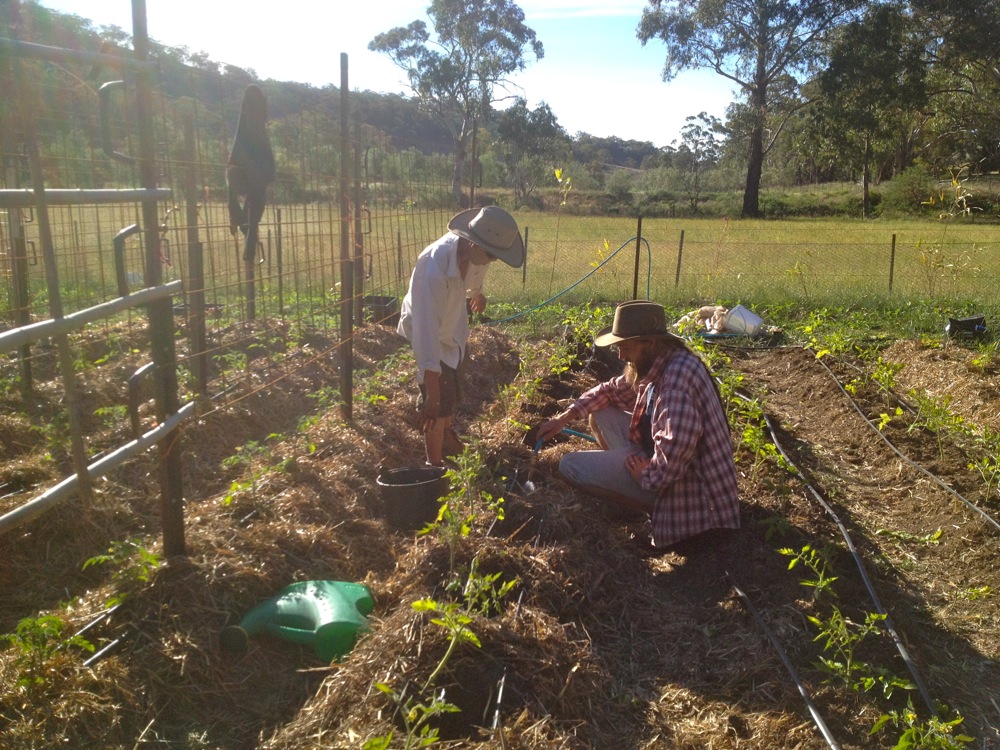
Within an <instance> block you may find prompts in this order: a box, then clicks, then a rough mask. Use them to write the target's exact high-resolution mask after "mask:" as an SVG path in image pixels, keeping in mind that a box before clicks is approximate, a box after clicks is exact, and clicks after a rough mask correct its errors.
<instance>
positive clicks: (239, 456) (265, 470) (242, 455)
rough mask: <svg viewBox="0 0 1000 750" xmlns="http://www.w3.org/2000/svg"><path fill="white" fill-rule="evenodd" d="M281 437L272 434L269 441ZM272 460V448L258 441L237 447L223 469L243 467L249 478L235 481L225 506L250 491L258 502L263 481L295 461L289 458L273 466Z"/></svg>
mask: <svg viewBox="0 0 1000 750" xmlns="http://www.w3.org/2000/svg"><path fill="white" fill-rule="evenodd" d="M280 437H281V436H280V435H277V434H275V433H272V434H270V435H268V440H276V439H278V438H280ZM272 458H273V453H272V450H271V447H270V446H268V445H263V444H262V443H260V442H258V441H257V440H251V441H249V442H248V443H246V444H245V445H241V446H239V447H237V449H236V453H234V454H233V455H232V456H229V457H228V458H225V459H223V461H222V468H224V469H232V468H237V467H242V468H244V469H247V470H248V471H249V476H248V477H247V478H246V479H243V478H239V479H235V480H233V483H232V484H231V485H230V486H229V490H228V491H227V492H226V496H225V498H224V499H223V504H224V505H229V504H230V503H232V502H233V500H234V499H235V498H236V497H237V496H238V495H240V494H241V493H243V492H246V491H248V490H249V492H250V497H251V498H252V499H254V500H256V499H257V496H258V493H259V491H260V482H261V479H263V478H264V477H266V476H267V475H268V474H269V473H270V472H272V471H285V470H287V468H288V466H289V464H290V463H292V461H293V459H290V458H289V459H285V460H283V461H281V462H280V463H278V464H271V463H270V462H271V460H272Z"/></svg>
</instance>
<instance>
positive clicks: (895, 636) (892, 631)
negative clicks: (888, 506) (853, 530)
mask: <svg viewBox="0 0 1000 750" xmlns="http://www.w3.org/2000/svg"><path fill="white" fill-rule="evenodd" d="M764 423H765V424H766V425H767V429H768V432H770V434H771V440H772V441H773V442H774V446H775V448H777V449H778V453H780V454H781V457H782V458H783V459H784V460H785V461H786V462H787V463H788V465H789V466H790V467H791V468H792V473H793V474H794V475H795V476H797V477H798V478H799V479H801V480H802V482H803V483H804V484H805V486H806V489H807V490H809V494H811V495H812V496H813V497H814V498H815V499H816V501H817V502H818V503H819V504H820V505H821V506H822V507H823V510H825V511H826V513H827V515H829V516H830V517H831V518H832V519H833V521H834V523H836V524H837V528H838V529H840V534H841V536H843V538H844V542H845V543H846V544H847V548H848V550H850V552H851V556H852V557H853V558H854V563H855V565H857V568H858V572H859V573H860V574H861V579H862V581H864V584H865V588H866V589H867V590H868V595H869V596H870V597H871V600H872V603H873V604H874V605H875V611H876V612H878V614H880V615H883V616H884V619H883V620H882V622H883V624H884V625H885V629H886V631H887V632H888V633H889V635H890V637H891V638H892V640H893V642H894V643H895V644H896V650H897V651H899V655H900V656H901V657H902V659H903V662H904V663H905V664H906V668H907V670H908V671H909V673H910V676H911V677H912V678H913V684H915V685H916V686H917V690H918V691H919V692H920V697H921V698H923V699H924V703H925V704H926V705H927V710H928V711H930V712H931V715H932V716H934V717H937V715H938V712H937V710H936V709H935V708H934V701H933V700H932V699H931V696H930V693H928V692H927V688H926V686H925V685H924V682H923V680H922V679H921V678H920V675H919V673H918V672H917V668H916V665H915V664H914V663H913V660H912V659H911V658H910V654H909V652H908V651H907V650H906V646H904V645H903V641H902V639H901V638H900V637H899V633H897V632H896V627H895V625H893V623H892V618H890V617H889V613H888V612H887V611H886V610H885V607H883V606H882V602H881V601H880V600H879V598H878V594H876V593H875V587H874V586H873V585H872V582H871V580H870V579H869V577H868V572H867V571H866V570H865V566H864V562H863V561H862V560H861V555H860V554H859V553H858V550H857V548H856V547H855V546H854V541H853V540H852V539H851V535H850V534H849V533H848V531H847V528H846V527H845V526H844V524H843V523H842V522H841V520H840V518H839V516H837V514H836V512H835V511H834V510H833V508H832V507H830V505H829V503H827V502H826V500H824V499H823V496H822V495H820V493H819V492H817V490H816V489H815V488H814V487H813V486H812V484H810V482H809V480H807V479H806V478H805V476H803V474H802V472H801V471H799V469H798V467H797V466H796V465H795V464H794V463H793V462H792V460H791V458H790V457H789V456H788V454H787V453H786V452H785V449H784V448H782V447H781V443H779V442H778V437H777V435H775V430H774V423H773V422H772V421H771V418H770V417H768V416H767V414H765V415H764Z"/></svg>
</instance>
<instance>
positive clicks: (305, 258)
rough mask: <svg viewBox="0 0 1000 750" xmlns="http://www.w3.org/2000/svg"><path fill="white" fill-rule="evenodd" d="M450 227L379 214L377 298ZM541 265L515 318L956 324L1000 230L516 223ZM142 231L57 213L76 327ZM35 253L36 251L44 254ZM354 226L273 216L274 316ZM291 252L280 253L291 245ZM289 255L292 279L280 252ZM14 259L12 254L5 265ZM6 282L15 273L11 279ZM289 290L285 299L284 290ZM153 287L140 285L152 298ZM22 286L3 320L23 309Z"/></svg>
mask: <svg viewBox="0 0 1000 750" xmlns="http://www.w3.org/2000/svg"><path fill="white" fill-rule="evenodd" d="M184 213H185V212H184V211H183V210H177V211H174V212H173V213H171V214H170V215H169V219H168V220H167V221H166V222H165V225H164V226H165V231H164V233H163V237H164V239H165V240H166V242H167V244H166V249H167V255H168V257H169V259H170V264H169V265H164V277H165V279H172V278H182V279H184V280H185V282H186V284H185V286H186V288H188V289H190V288H191V284H190V283H189V278H188V258H187V236H188V233H187V226H186V225H185V224H184V222H183V216H184ZM450 215H451V214H450V212H443V211H401V210H396V211H379V212H373V215H371V216H365V217H363V219H364V220H363V221H361V222H358V223H357V224H354V225H352V229H353V230H355V231H357V229H358V228H360V231H361V234H360V235H359V239H360V241H361V244H362V246H363V253H364V268H363V269H362V274H361V275H362V276H363V279H364V287H363V291H364V293H365V294H376V295H390V296H397V297H401V296H402V295H403V294H404V293H405V290H406V284H407V281H408V278H409V274H410V271H411V269H412V265H413V261H414V260H415V258H416V256H417V254H419V252H420V251H421V250H422V249H423V248H424V246H426V245H427V244H428V243H429V242H431V241H433V240H434V239H436V238H437V237H438V236H440V235H441V233H442V232H443V231H444V230H445V227H446V226H447V222H448V219H449V218H450ZM515 215H516V217H517V219H518V222H519V224H520V226H521V228H522V231H523V233H524V235H525V237H526V240H527V244H528V253H527V259H528V260H527V264H526V267H525V268H522V269H512V268H510V267H507V266H504V265H503V264H500V263H498V264H496V266H495V267H494V268H493V270H492V271H491V272H490V276H489V277H488V279H487V287H488V288H487V291H488V293H489V295H490V296H491V299H492V300H493V302H494V303H506V304H508V305H510V306H512V307H513V308H522V309H523V308H529V307H533V306H536V305H544V304H555V305H558V306H570V305H575V304H580V303H584V302H590V301H606V302H607V301H612V302H613V301H617V300H621V299H628V298H632V297H633V296H639V297H646V296H648V297H650V298H652V299H656V300H658V301H661V302H663V303H665V304H668V305H675V306H679V307H688V306H696V305H701V304H707V303H720V304H725V305H730V306H731V305H734V304H736V303H741V304H744V305H745V306H747V307H750V308H751V309H759V308H769V309H774V308H777V307H788V306H793V307H798V308H803V309H809V308H821V307H844V306H858V305H862V306H869V307H885V306H888V307H896V306H900V305H906V304H910V303H913V302H914V301H930V302H931V303H932V304H939V305H941V306H942V307H945V308H947V309H948V310H951V311H954V314H955V315H956V316H958V315H961V314H964V312H965V311H968V310H972V309H974V308H979V307H982V306H983V305H987V306H989V305H992V301H993V296H994V295H993V290H994V289H996V288H997V287H998V285H1000V263H998V262H997V259H998V257H1000V252H998V249H1000V230H998V228H997V227H996V226H994V225H990V224H985V223H972V222H955V221H940V222H937V221H926V220H888V219H886V220H874V221H861V220H845V219H826V220H784V221H763V220H762V221H751V220H737V219H718V218H715V219H689V218H685V219H646V220H644V221H642V222H641V237H642V239H641V241H637V237H638V235H639V229H640V222H639V220H638V219H636V218H630V217H579V216H571V215H569V214H565V213H561V212H548V213H536V212H521V213H516V214H515ZM133 219H134V217H133V216H132V215H131V214H130V213H129V212H127V211H123V210H122V209H121V208H110V207H104V208H91V209H72V210H70V209H59V208H54V209H53V216H52V225H53V227H54V242H55V245H56V256H57V258H59V264H60V270H59V274H60V280H61V284H60V287H61V289H62V293H63V295H65V297H64V300H63V302H64V305H65V307H66V309H67V311H72V310H75V309H80V308H82V307H85V306H87V305H92V304H96V303H98V302H101V301H104V300H106V299H109V298H111V297H114V296H116V287H115V276H114V257H113V249H112V247H113V242H112V240H113V238H114V235H115V234H116V233H117V232H118V231H119V230H120V229H121V227H122V226H123V225H124V224H126V223H128V222H129V221H132V220H133ZM32 228H33V225H29V237H28V239H29V242H30V243H32V244H31V245H30V246H31V247H36V246H37V238H34V237H32V236H31V235H30V231H31V229H32ZM340 230H341V226H340V221H339V216H338V214H337V213H336V211H335V210H334V208H331V207H330V206H327V205H320V204H313V205H310V206H284V207H269V209H268V212H267V213H266V214H265V222H264V225H263V226H262V233H261V236H262V242H263V243H264V248H263V253H262V255H261V258H262V261H261V263H260V264H259V266H258V267H257V275H258V278H259V279H260V285H259V291H258V293H257V294H258V300H259V301H260V303H259V304H260V306H259V309H260V310H262V311H264V312H265V313H267V314H269V313H270V311H272V310H278V304H277V303H276V302H275V301H274V300H275V298H276V295H277V294H278V290H279V287H280V289H281V294H282V295H283V298H282V300H281V309H282V310H283V311H284V314H286V315H289V314H290V315H293V316H294V315H298V314H300V313H301V311H302V310H304V309H309V310H310V312H309V313H308V314H310V315H311V314H315V313H314V312H312V311H314V310H315V309H316V308H319V307H327V308H328V307H330V306H334V305H335V304H336V301H337V300H338V299H339V293H340V289H341V283H340V282H341V280H340V275H341V263H340V253H341V250H340V233H341V232H340ZM198 234H199V237H200V239H201V241H202V243H203V245H204V253H205V260H204V267H205V287H206V291H207V294H206V298H207V300H208V301H209V302H213V303H219V304H225V305H227V306H228V308H231V309H236V310H238V309H239V307H240V305H239V302H240V300H241V298H242V294H243V293H244V286H243V275H244V267H243V265H242V263H241V262H240V260H239V259H240V255H241V242H240V238H238V237H237V238H234V237H232V236H231V235H230V234H229V231H228V222H227V221H226V220H225V211H224V207H223V206H222V205H221V204H219V205H215V204H210V205H208V206H207V207H205V206H203V207H200V209H199V226H198ZM279 239H280V243H279ZM279 244H280V248H281V253H280V263H279V253H278V248H279ZM141 253H142V249H141V245H140V239H139V237H138V235H137V236H136V237H134V238H133V239H130V240H129V241H128V244H127V246H126V261H127V266H128V270H129V271H131V272H135V271H141V269H142V257H141ZM7 257H9V253H5V254H4V260H5V261H6V258H7ZM0 267H2V268H3V270H4V272H5V274H4V275H5V276H6V275H7V273H8V272H9V270H10V267H9V265H8V264H7V263H4V264H3V265H2V266H0ZM28 270H29V275H30V278H31V287H32V290H33V297H32V305H33V310H32V312H33V314H34V315H35V317H36V318H37V317H45V316H46V314H47V310H46V308H45V283H44V273H43V265H42V263H41V262H40V259H39V261H38V262H37V263H35V264H30V265H29V268H28ZM279 280H280V284H279ZM140 284H141V281H140V283H139V284H133V285H132V287H133V289H134V288H137V286H139V285H140ZM10 300H11V291H10V284H4V286H3V296H2V297H0V317H12V316H7V315H5V314H4V311H9V310H10V309H11V307H12V305H11V304H10Z"/></svg>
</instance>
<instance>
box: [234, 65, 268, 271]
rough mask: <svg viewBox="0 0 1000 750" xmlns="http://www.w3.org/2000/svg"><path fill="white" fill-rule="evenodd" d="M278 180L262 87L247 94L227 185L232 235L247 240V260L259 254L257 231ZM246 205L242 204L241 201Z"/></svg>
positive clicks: (245, 258) (245, 249)
mask: <svg viewBox="0 0 1000 750" xmlns="http://www.w3.org/2000/svg"><path fill="white" fill-rule="evenodd" d="M272 180H274V152H273V151H271V140H270V138H269V136H268V134H267V98H266V97H265V96H264V92H263V91H261V90H260V87H259V86H256V85H254V84H252V83H251V84H250V85H249V86H247V87H246V91H244V92H243V104H242V105H241V107H240V119H239V121H238V122H237V124H236V136H235V137H234V138H233V148H232V150H231V151H230V153H229V162H228V166H227V168H226V184H227V185H228V188H229V231H230V232H231V233H232V234H236V231H237V229H238V230H239V231H241V232H242V233H243V235H244V237H245V242H244V246H243V260H244V261H246V262H248V263H249V262H250V261H252V260H253V259H254V256H255V255H256V253H257V235H258V232H257V228H258V225H259V224H260V220H261V218H262V217H263V216H264V202H265V199H266V197H267V186H268V184H269V183H270V182H271V181H272ZM241 198H242V199H243V202H242V203H241V202H240V199H241Z"/></svg>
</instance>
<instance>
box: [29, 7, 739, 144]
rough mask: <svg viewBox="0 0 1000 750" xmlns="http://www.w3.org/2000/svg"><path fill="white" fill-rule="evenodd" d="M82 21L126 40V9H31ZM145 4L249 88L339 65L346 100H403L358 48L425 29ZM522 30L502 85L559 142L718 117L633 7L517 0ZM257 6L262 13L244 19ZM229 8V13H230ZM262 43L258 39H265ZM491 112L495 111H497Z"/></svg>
mask: <svg viewBox="0 0 1000 750" xmlns="http://www.w3.org/2000/svg"><path fill="white" fill-rule="evenodd" d="M39 2H40V4H41V5H43V6H45V7H48V8H51V9H53V10H57V11H60V12H62V13H72V14H74V15H77V16H80V17H82V18H86V19H89V20H90V21H91V22H92V24H93V25H94V27H96V28H100V27H101V26H108V25H113V26H118V27H120V28H121V29H123V30H124V31H126V32H128V33H131V31H132V2H131V0H39ZM369 3H370V5H369V6H368V7H369V8H371V12H367V11H366V9H365V5H364V4H361V3H357V2H356V1H355V0H281V2H279V3H275V4H274V5H272V4H270V3H266V4H265V3H263V2H260V3H251V2H242V1H241V0H146V16H147V25H148V30H149V35H150V37H151V38H152V39H154V40H155V41H157V42H159V43H160V44H163V45H166V46H169V47H186V48H187V49H188V51H189V52H191V53H198V52H204V53H206V54H207V55H208V57H209V58H210V59H211V60H213V61H214V62H217V63H228V64H230V65H236V66H238V67H241V68H251V69H253V70H254V71H255V72H256V73H257V75H258V76H259V77H260V78H264V79H267V78H273V79H275V80H280V81H296V82H299V83H308V84H312V85H314V86H325V85H327V84H334V85H336V86H339V85H340V76H341V73H340V57H341V55H342V54H346V55H347V61H348V86H349V88H350V89H351V90H352V91H366V90H367V91H374V92H380V93H395V94H404V95H408V94H409V93H410V92H409V89H408V88H407V85H406V80H405V74H404V72H403V71H402V70H400V69H399V68H397V67H396V66H395V65H394V64H393V63H392V62H391V61H390V60H389V59H388V57H386V56H385V55H383V54H379V53H376V52H371V51H369V50H368V43H369V42H370V41H371V40H372V39H373V38H374V37H375V36H376V35H377V34H380V33H382V32H384V31H388V30H389V29H391V28H394V27H397V26H407V25H408V24H409V23H410V22H411V21H414V20H417V19H418V18H420V19H425V20H426V16H425V14H424V11H425V9H426V8H427V6H428V5H429V3H428V2H426V0H369ZM518 4H519V5H520V7H521V8H522V10H523V11H524V14H525V23H526V24H527V26H528V27H529V28H531V29H533V30H534V31H535V34H536V36H537V38H538V40H539V41H541V43H542V45H543V46H544V48H545V56H544V57H543V58H542V59H541V60H537V61H536V60H534V57H533V56H529V63H528V65H527V67H526V69H525V70H524V71H523V72H520V73H517V74H516V75H515V76H513V77H512V80H513V83H514V84H515V88H514V89H513V90H512V91H511V93H512V94H516V95H518V96H523V97H524V98H525V99H526V100H527V102H528V106H529V107H531V108H535V107H537V106H539V104H541V103H543V102H544V103H546V104H548V106H549V107H550V108H551V110H552V112H553V114H555V116H556V119H557V120H558V122H559V124H560V125H561V126H562V127H563V128H565V130H566V131H567V132H568V133H569V134H570V135H571V136H575V135H577V134H578V133H581V132H584V133H589V134H590V135H594V136H599V137H612V136H615V137H618V138H621V139H623V140H638V141H649V142H651V143H653V144H654V145H656V146H658V147H661V148H662V147H665V146H669V145H671V143H673V142H675V141H678V140H679V137H680V130H681V128H682V127H683V126H684V124H685V118H687V117H688V116H691V115H697V114H699V113H700V112H707V113H708V114H709V115H715V116H716V117H719V118H720V119H721V118H724V115H725V109H726V107H727V106H728V104H729V103H730V102H731V101H733V99H734V93H733V87H732V84H731V83H730V82H729V81H727V80H726V79H724V78H722V77H721V76H719V75H717V74H715V73H712V72H710V71H690V72H686V73H683V74H682V75H681V76H679V77H678V78H676V79H675V80H673V81H671V82H670V83H664V82H663V80H662V78H661V72H662V70H663V62H664V59H665V48H664V46H663V44H662V42H658V41H655V40H654V41H652V42H650V43H649V44H647V45H646V46H645V47H644V46H642V44H641V43H640V42H639V40H638V39H637V38H636V28H637V27H638V25H639V19H640V18H641V16H642V9H643V8H644V7H645V5H646V2H645V0H521V1H520V2H519V3H518ZM253 6H256V7H258V8H261V7H266V8H268V11H267V12H266V13H265V12H258V11H255V10H254V9H253ZM234 7H235V8H239V9H240V10H239V12H238V13H234V11H233V8H234ZM265 34H266V35H267V36H266V39H265V36H264V35H265ZM495 106H497V107H498V108H502V107H503V104H502V103H498V104H497V105H495Z"/></svg>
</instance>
